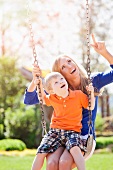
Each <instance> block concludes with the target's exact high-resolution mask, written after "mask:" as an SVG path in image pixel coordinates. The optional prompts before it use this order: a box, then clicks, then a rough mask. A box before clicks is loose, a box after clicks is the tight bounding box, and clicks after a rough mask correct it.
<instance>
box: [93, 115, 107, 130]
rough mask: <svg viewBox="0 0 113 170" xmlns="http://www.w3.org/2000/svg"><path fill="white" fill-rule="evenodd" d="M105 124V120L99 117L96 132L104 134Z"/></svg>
mask: <svg viewBox="0 0 113 170" xmlns="http://www.w3.org/2000/svg"><path fill="white" fill-rule="evenodd" d="M104 123H105V120H104V119H103V118H102V117H101V116H100V115H97V117H96V122H95V129H96V131H99V132H102V131H103V129H104Z"/></svg>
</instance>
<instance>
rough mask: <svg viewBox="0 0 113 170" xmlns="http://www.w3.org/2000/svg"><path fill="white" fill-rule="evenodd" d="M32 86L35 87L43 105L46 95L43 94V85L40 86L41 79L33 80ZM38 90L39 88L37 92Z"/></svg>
mask: <svg viewBox="0 0 113 170" xmlns="http://www.w3.org/2000/svg"><path fill="white" fill-rule="evenodd" d="M34 84H35V85H36V88H37V91H38V97H39V99H42V101H43V104H45V100H44V97H45V95H46V94H45V92H44V88H43V84H42V79H41V78H37V77H36V78H35V80H34ZM39 88H40V90H39ZM39 91H40V92H41V96H40V93H39Z"/></svg>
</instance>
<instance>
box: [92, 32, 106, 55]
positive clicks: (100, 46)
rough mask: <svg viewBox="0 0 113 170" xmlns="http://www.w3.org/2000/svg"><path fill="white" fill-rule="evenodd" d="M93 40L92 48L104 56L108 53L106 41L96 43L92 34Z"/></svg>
mask: <svg viewBox="0 0 113 170" xmlns="http://www.w3.org/2000/svg"><path fill="white" fill-rule="evenodd" d="M92 40H93V44H91V46H92V47H93V48H94V50H95V51H96V52H97V53H99V54H101V55H102V56H104V54H105V53H106V52H107V49H106V46H105V42H104V41H96V39H95V36H94V34H92Z"/></svg>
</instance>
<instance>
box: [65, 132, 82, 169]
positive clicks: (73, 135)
mask: <svg viewBox="0 0 113 170" xmlns="http://www.w3.org/2000/svg"><path fill="white" fill-rule="evenodd" d="M66 138H67V142H66V148H67V150H69V151H70V153H71V155H72V157H73V159H74V162H75V164H76V166H77V168H78V170H85V160H84V157H83V155H82V152H81V149H83V144H82V140H81V136H80V134H79V133H77V132H75V131H68V132H67V137H66Z"/></svg>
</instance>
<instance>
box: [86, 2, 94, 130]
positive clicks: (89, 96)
mask: <svg viewBox="0 0 113 170" xmlns="http://www.w3.org/2000/svg"><path fill="white" fill-rule="evenodd" d="M89 23H90V19H89V2H88V0H86V31H87V36H86V40H87V75H88V84H90V83H91V79H90V76H91V70H90V37H89V36H90V24H89ZM88 99H89V121H88V126H89V133H90V131H91V130H92V125H93V124H92V111H91V93H89V94H88Z"/></svg>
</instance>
